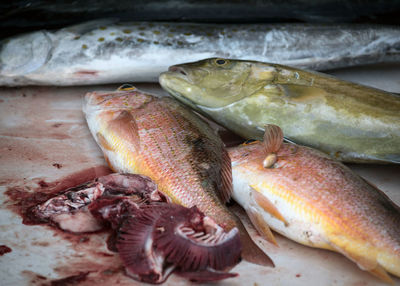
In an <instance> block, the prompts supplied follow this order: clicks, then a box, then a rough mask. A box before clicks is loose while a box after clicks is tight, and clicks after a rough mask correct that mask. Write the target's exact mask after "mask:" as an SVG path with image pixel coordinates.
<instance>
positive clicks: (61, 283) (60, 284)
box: [50, 272, 90, 286]
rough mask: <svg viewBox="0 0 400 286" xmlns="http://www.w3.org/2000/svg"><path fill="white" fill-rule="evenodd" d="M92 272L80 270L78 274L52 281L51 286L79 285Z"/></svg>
mask: <svg viewBox="0 0 400 286" xmlns="http://www.w3.org/2000/svg"><path fill="white" fill-rule="evenodd" d="M89 273H90V272H79V274H77V275H72V276H68V277H65V278H62V279H57V280H53V281H51V283H50V285H51V286H67V285H77V284H79V283H80V282H82V281H85V280H86V277H87V276H88V274H89Z"/></svg>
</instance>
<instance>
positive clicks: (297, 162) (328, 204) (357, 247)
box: [229, 142, 400, 282]
mask: <svg viewBox="0 0 400 286" xmlns="http://www.w3.org/2000/svg"><path fill="white" fill-rule="evenodd" d="M293 146H294V145H293V144H282V146H281V148H280V149H279V151H278V152H276V156H277V161H276V163H275V165H274V166H273V167H271V168H264V166H263V160H264V158H265V157H266V153H265V148H264V146H263V143H261V142H257V143H253V144H251V145H247V146H239V147H233V148H230V149H229V155H230V156H231V159H232V166H233V169H232V170H233V178H234V182H233V184H234V193H233V197H234V199H235V200H237V201H238V202H239V203H240V204H241V205H242V206H243V207H244V208H245V209H246V211H247V212H248V213H249V215H252V214H251V212H255V213H256V214H257V215H259V216H261V217H262V218H261V220H260V219H259V220H258V221H257V223H260V224H261V226H259V228H262V224H263V223H264V224H267V225H269V226H270V227H271V228H273V229H274V230H276V231H277V232H279V233H281V234H283V235H285V236H287V237H289V238H291V239H293V240H295V241H297V242H299V243H302V244H305V245H308V246H313V247H319V248H325V249H329V250H334V251H337V252H340V253H342V254H344V255H345V256H346V257H348V258H350V259H351V260H353V261H354V262H356V263H357V264H358V265H359V266H360V268H361V269H364V270H368V271H370V272H371V273H372V274H374V275H376V276H378V277H379V278H381V279H383V280H384V281H387V282H390V281H391V279H390V277H389V276H388V275H387V274H386V272H385V270H386V271H388V272H390V273H392V274H394V275H397V276H400V271H399V269H400V212H399V207H397V206H396V205H395V204H394V203H393V202H391V201H390V200H389V199H388V198H387V197H386V195H384V194H383V193H382V192H380V191H379V190H378V189H376V188H375V187H373V186H372V185H370V184H368V183H367V182H365V181H364V180H363V179H362V178H360V177H359V176H357V175H356V174H354V173H353V172H351V170H350V169H348V168H347V167H346V166H344V165H342V164H341V163H339V162H337V161H335V160H332V159H330V158H328V157H327V156H326V155H325V154H323V153H321V152H319V151H317V150H313V149H311V148H307V147H303V146H298V145H296V146H297V148H296V151H295V152H292V151H290V148H292V147H293ZM292 150H293V149H292ZM288 154H289V155H288ZM249 187H253V188H254V190H255V191H256V192H257V193H259V194H261V196H263V197H264V198H266V199H267V200H268V201H270V202H272V203H273V204H274V205H275V207H276V208H277V209H278V212H280V214H282V216H283V218H284V219H285V220H286V221H287V223H288V224H287V225H286V224H283V223H282V221H281V220H279V219H277V217H274V215H272V212H271V210H268V209H266V208H265V207H263V205H262V204H261V203H260V202H259V201H257V199H254V197H252V196H251V190H250V189H249ZM252 221H254V220H252ZM383 269H385V270H383Z"/></svg>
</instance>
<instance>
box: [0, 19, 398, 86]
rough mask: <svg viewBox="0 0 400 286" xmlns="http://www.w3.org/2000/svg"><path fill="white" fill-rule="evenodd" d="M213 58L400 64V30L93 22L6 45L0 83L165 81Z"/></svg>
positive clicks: (312, 64)
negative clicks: (182, 66) (174, 69)
mask: <svg viewBox="0 0 400 286" xmlns="http://www.w3.org/2000/svg"><path fill="white" fill-rule="evenodd" d="M210 57H225V58H226V57H228V58H236V59H246V60H257V61H264V62H271V63H280V64H285V65H290V66H294V67H299V68H308V69H316V70H325V69H332V68H337V67H345V66H354V65H359V64H367V63H376V62H383V61H385V62H387V61H400V28H399V27H391V26H372V25H349V24H347V25H311V24H229V25H225V24H219V25H218V24H194V23H166V22H164V23H163V22H158V23H157V22H155V23H151V22H136V23H113V21H112V20H103V21H92V22H87V23H84V24H80V25H77V26H72V27H69V28H64V29H61V30H58V31H54V32H53V31H47V30H41V31H37V32H32V33H28V34H25V35H21V36H16V37H14V38H10V39H7V40H5V41H3V42H2V44H1V45H0V85H7V86H21V85H61V86H66V85H91V84H102V83H116V82H127V81H129V82H131V81H134V82H143V81H144V82H157V78H158V75H159V73H160V72H163V71H166V70H167V69H168V66H170V65H174V64H179V63H184V62H189V61H196V60H200V59H204V58H210Z"/></svg>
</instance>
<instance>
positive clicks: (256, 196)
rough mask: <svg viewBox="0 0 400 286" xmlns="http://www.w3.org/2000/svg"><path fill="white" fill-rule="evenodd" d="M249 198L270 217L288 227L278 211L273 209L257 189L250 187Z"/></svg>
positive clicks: (272, 205)
mask: <svg viewBox="0 0 400 286" xmlns="http://www.w3.org/2000/svg"><path fill="white" fill-rule="evenodd" d="M250 192H251V194H250V195H251V197H252V198H253V202H254V203H256V204H257V205H258V206H260V207H261V208H262V209H263V210H264V211H266V212H267V213H269V214H270V215H271V216H273V217H275V218H276V219H279V220H280V221H281V222H283V223H284V224H285V226H288V225H289V224H288V222H287V221H286V220H285V218H284V217H283V216H282V214H281V213H280V212H279V210H278V209H277V208H276V207H275V205H274V204H273V203H272V202H271V201H270V200H269V199H268V198H267V197H265V196H264V195H262V194H261V193H260V192H258V191H257V189H256V188H255V187H253V186H250Z"/></svg>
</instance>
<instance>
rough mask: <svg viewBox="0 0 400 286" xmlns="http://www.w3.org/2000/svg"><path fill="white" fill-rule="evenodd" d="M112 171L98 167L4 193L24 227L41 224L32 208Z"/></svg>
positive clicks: (14, 188)
mask: <svg viewBox="0 0 400 286" xmlns="http://www.w3.org/2000/svg"><path fill="white" fill-rule="evenodd" d="M110 173H112V171H111V170H110V169H109V168H107V167H105V166H99V167H94V168H89V169H86V170H82V171H80V172H77V173H74V174H71V175H69V176H66V177H64V178H62V179H60V180H57V181H54V182H49V183H48V182H45V181H44V180H41V181H39V182H38V185H39V187H38V188H37V189H34V190H29V189H26V188H24V187H11V188H8V190H7V191H6V192H5V194H6V195H7V196H8V197H9V198H10V201H11V202H12V203H13V204H11V205H10V206H9V208H10V209H11V210H12V211H14V212H15V213H17V214H19V215H20V216H21V217H22V223H23V224H26V225H34V224H41V223H44V221H42V220H39V219H38V218H37V217H36V216H35V215H33V214H32V212H31V210H32V208H33V207H34V206H36V205H39V204H41V203H44V202H45V201H47V200H49V199H50V198H52V197H54V196H57V195H60V194H62V193H64V192H65V191H66V190H67V189H68V188H72V187H76V186H78V185H81V184H83V183H85V182H88V181H91V180H93V179H95V178H97V177H100V176H104V175H108V174H110Z"/></svg>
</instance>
